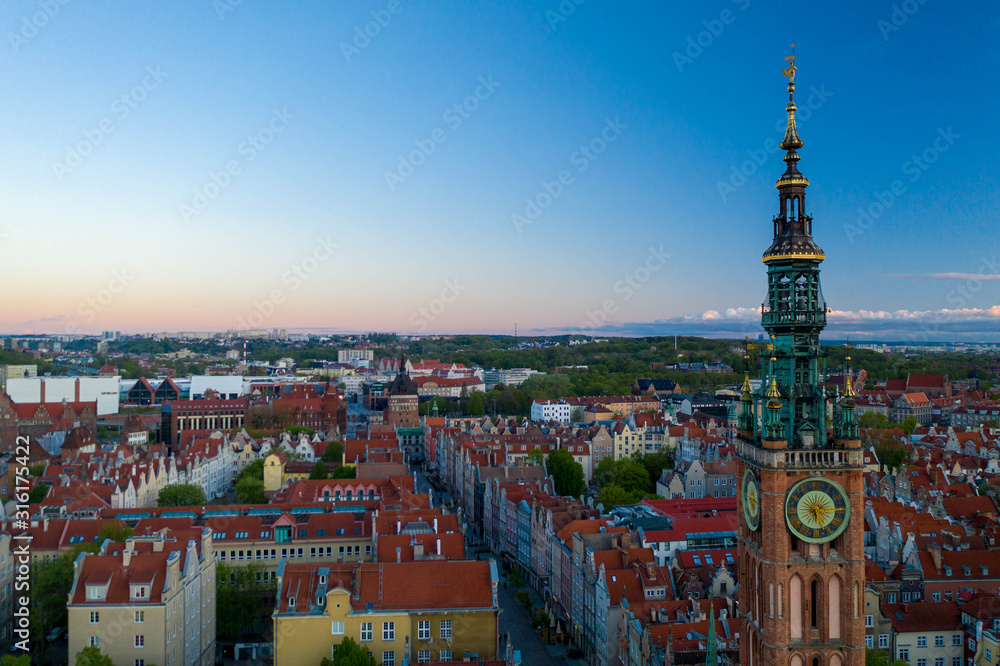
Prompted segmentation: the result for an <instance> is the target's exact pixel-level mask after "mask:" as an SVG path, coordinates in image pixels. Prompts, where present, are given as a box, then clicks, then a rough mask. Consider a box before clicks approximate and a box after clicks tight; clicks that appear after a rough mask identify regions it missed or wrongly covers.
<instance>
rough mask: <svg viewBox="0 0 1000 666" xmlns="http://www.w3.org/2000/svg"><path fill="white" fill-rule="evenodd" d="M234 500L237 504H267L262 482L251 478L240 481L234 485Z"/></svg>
mask: <svg viewBox="0 0 1000 666" xmlns="http://www.w3.org/2000/svg"><path fill="white" fill-rule="evenodd" d="M234 500H235V502H236V503H237V504H267V495H265V494H264V481H263V480H262V479H256V478H253V477H246V478H244V479H240V481H239V482H238V483H237V484H236V492H235V497H234Z"/></svg>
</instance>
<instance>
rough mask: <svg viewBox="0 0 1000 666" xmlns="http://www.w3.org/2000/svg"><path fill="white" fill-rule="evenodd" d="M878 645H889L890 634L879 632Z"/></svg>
mask: <svg viewBox="0 0 1000 666" xmlns="http://www.w3.org/2000/svg"><path fill="white" fill-rule="evenodd" d="M878 646H879V647H880V648H887V647H889V634H879V635H878Z"/></svg>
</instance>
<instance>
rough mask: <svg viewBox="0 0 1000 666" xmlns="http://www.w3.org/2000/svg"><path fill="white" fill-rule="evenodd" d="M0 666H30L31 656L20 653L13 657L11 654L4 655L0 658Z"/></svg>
mask: <svg viewBox="0 0 1000 666" xmlns="http://www.w3.org/2000/svg"><path fill="white" fill-rule="evenodd" d="M0 666H31V655H28V654H23V653H22V654H19V655H17V656H16V657H15V656H14V655H12V654H5V655H4V656H3V657H0Z"/></svg>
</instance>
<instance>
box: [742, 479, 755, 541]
mask: <svg viewBox="0 0 1000 666" xmlns="http://www.w3.org/2000/svg"><path fill="white" fill-rule="evenodd" d="M741 495H742V498H743V515H744V517H745V518H746V521H747V527H749V528H750V529H751V530H756V529H757V528H759V527H760V481H759V480H758V479H757V475H756V474H755V473H754V471H753V470H752V469H748V470H747V471H746V472H744V473H743V487H742V488H741Z"/></svg>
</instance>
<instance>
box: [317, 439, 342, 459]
mask: <svg viewBox="0 0 1000 666" xmlns="http://www.w3.org/2000/svg"><path fill="white" fill-rule="evenodd" d="M343 457H344V445H343V444H341V443H340V442H328V443H327V445H326V448H325V449H323V455H321V456H320V457H319V459H320V460H322V461H323V462H329V463H339V462H340V461H341V460H342V459H343Z"/></svg>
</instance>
